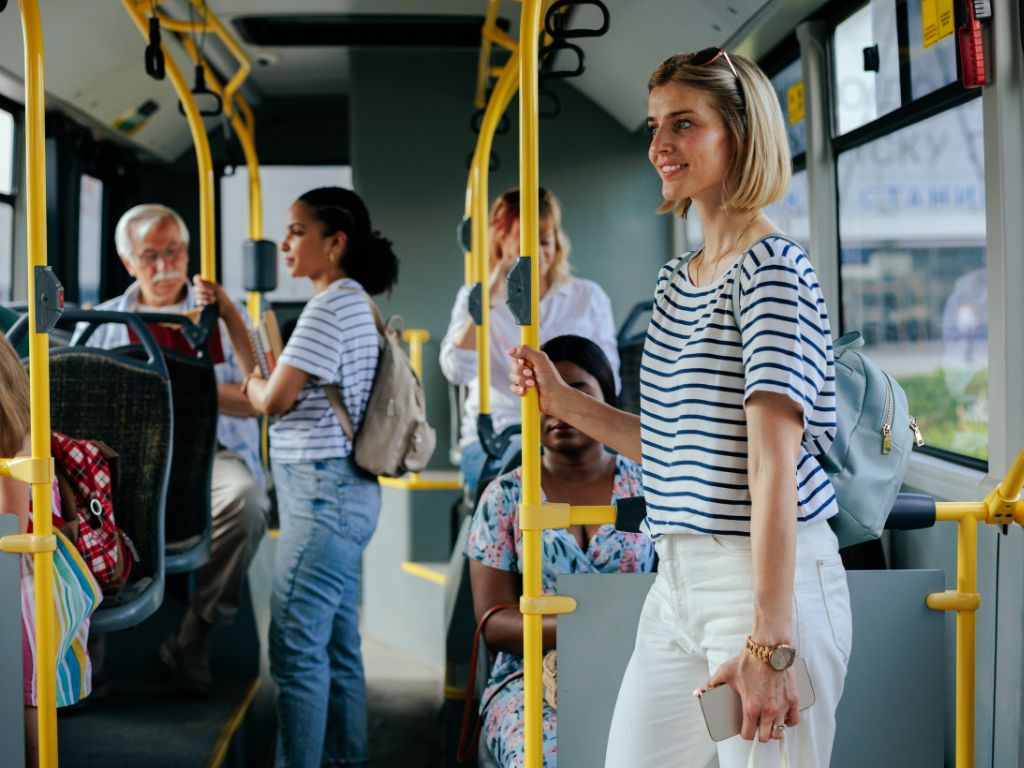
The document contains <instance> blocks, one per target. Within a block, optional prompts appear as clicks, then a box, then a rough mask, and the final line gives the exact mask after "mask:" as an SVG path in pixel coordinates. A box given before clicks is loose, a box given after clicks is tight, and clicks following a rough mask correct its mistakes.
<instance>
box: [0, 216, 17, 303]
mask: <svg viewBox="0 0 1024 768" xmlns="http://www.w3.org/2000/svg"><path fill="white" fill-rule="evenodd" d="M13 240H14V209H13V208H12V207H11V206H10V205H8V204H7V203H5V202H0V301H7V300H9V299H10V298H11V276H12V269H13V264H12V263H11V246H12V242H13Z"/></svg>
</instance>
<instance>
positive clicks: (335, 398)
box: [324, 384, 355, 442]
mask: <svg viewBox="0 0 1024 768" xmlns="http://www.w3.org/2000/svg"><path fill="white" fill-rule="evenodd" d="M324 394H325V395H327V402H329V403H330V404H331V410H333V411H334V415H335V416H337V417H338V421H339V422H340V423H341V429H342V431H344V433H345V436H346V437H347V438H348V440H349V442H352V440H353V439H354V438H355V430H354V429H353V428H352V419H351V418H350V417H349V415H348V409H347V408H346V407H345V403H344V402H343V401H342V399H341V390H340V389H338V386H337V385H336V384H325V385H324Z"/></svg>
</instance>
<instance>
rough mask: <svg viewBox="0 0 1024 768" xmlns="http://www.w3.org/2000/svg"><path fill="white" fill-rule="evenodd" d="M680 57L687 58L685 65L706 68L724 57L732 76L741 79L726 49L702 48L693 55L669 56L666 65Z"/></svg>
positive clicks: (678, 54) (679, 54)
mask: <svg viewBox="0 0 1024 768" xmlns="http://www.w3.org/2000/svg"><path fill="white" fill-rule="evenodd" d="M680 56H685V57H686V61H685V62H684V63H686V64H690V65H691V66H694V67H706V66H708V65H709V64H714V63H715V62H716V61H718V60H719V59H720V58H723V57H724V58H725V63H726V64H728V65H729V70H730V71H731V72H732V76H733V77H735V78H736V79H737V80H739V79H740V76H739V75H738V74H736V67H735V66H733V63H732V59H730V58H729V52H728V51H727V50H725V48H716V47H714V46H712V47H711V48H701V49H700V50H699V51H694V52H692V53H677V54H675V55H674V56H669V57H668V58H667V59H665V62H664V63H665V64H668V63H669V62H671V61H674V60H676V59H678V58H679V57H680Z"/></svg>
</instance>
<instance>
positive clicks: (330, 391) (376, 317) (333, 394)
mask: <svg viewBox="0 0 1024 768" xmlns="http://www.w3.org/2000/svg"><path fill="white" fill-rule="evenodd" d="M335 290H336V291H347V292H348V293H358V294H359V295H360V296H362V297H363V301H365V302H366V304H367V305H368V306H369V307H370V313H371V314H372V315H373V322H374V323H375V324H376V326H377V334H378V336H380V337H383V336H384V334H385V333H386V329H387V325H386V324H385V323H384V318H383V316H382V315H381V313H380V309H379V308H378V307H377V303H376V302H375V301H374V300H373V299H371V298H370V294H368V293H367V292H366V291H360V290H356V289H355V288H350V287H349V286H347V285H340V286H338V287H337V288H335ZM323 390H324V394H325V395H326V396H327V402H328V403H330V404H331V410H333V411H334V415H335V416H337V418H338V422H339V423H340V424H341V430H342V431H343V432H344V433H345V437H347V438H348V441H349V442H350V443H352V442H354V441H355V434H356V431H355V428H354V427H353V425H352V417H351V416H349V414H348V408H346V407H345V401H344V399H343V398H342V396H341V384H340V383H338V384H324V386H323Z"/></svg>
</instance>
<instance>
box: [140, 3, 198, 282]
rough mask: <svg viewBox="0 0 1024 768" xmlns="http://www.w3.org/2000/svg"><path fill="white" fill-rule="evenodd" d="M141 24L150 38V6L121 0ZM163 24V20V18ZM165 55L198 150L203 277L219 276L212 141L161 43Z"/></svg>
mask: <svg viewBox="0 0 1024 768" xmlns="http://www.w3.org/2000/svg"><path fill="white" fill-rule="evenodd" d="M121 2H122V4H123V5H124V7H125V10H127V11H128V15H129V16H131V18H132V20H133V21H134V22H135V26H136V27H138V30H139V34H140V35H142V37H143V39H146V40H148V39H149V26H148V22H147V21H146V16H145V11H144V9H145V8H146V7H148V6H149V3H148V2H147V1H146V0H121ZM160 24H161V26H164V19H163V18H161V20H160ZM160 49H161V50H162V51H163V54H164V65H165V69H166V71H167V76H168V77H169V78H170V80H171V84H172V85H173V86H174V90H175V92H176V93H177V94H178V98H179V99H180V100H181V104H182V107H183V108H184V110H185V117H186V118H187V120H188V127H189V131H190V132H191V133H192V143H193V145H194V146H195V151H196V164H197V165H198V167H199V271H200V273H201V274H202V276H203V279H204V280H216V279H217V263H216V255H215V253H216V252H215V250H214V248H215V246H214V229H213V213H214V207H213V206H214V200H213V159H212V157H211V156H210V140H209V138H208V137H207V135H206V128H205V127H204V126H203V118H202V116H201V115H200V114H199V108H198V107H197V106H196V100H195V98H194V97H193V95H192V92H191V90H189V87H188V84H187V83H186V82H185V78H184V77H183V76H182V74H181V70H180V69H178V65H177V64H176V63H175V62H174V59H173V58H172V57H171V55H170V54H169V53H168V51H167V46H166V45H164V44H163V43H161V44H160Z"/></svg>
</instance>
